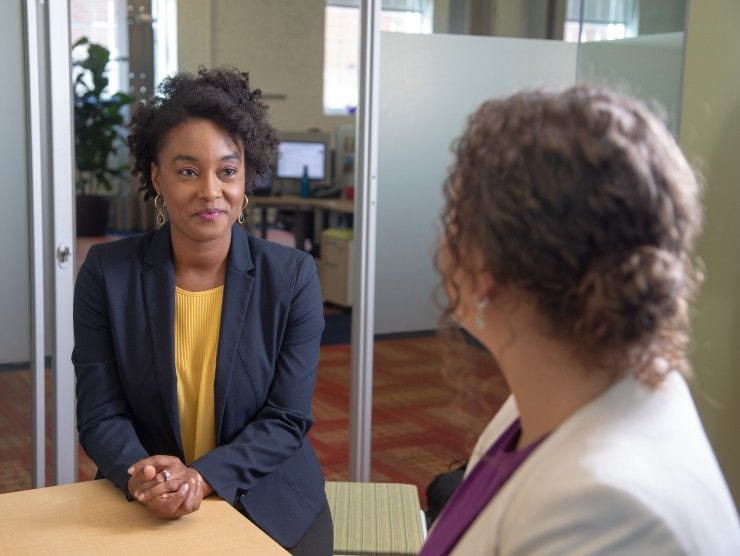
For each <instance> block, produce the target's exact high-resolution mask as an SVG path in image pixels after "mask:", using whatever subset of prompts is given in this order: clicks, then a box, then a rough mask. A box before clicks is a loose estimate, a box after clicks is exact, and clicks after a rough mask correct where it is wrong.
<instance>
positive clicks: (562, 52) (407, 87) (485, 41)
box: [375, 33, 577, 334]
mask: <svg viewBox="0 0 740 556" xmlns="http://www.w3.org/2000/svg"><path fill="white" fill-rule="evenodd" d="M576 53H577V46H576V45H575V44H572V43H565V42H560V41H547V40H534V39H511V38H500V37H477V36H460V35H408V34H400V33H382V35H381V53H380V110H379V137H378V208H377V259H376V268H377V271H376V278H375V300H376V305H375V308H376V316H375V333H376V334H388V333H399V332H410V331H419V330H432V329H435V328H436V327H437V320H438V318H439V314H440V311H439V307H438V306H437V305H436V304H435V303H434V301H433V299H434V297H435V289H436V286H437V284H438V276H437V273H436V271H435V270H434V266H433V260H432V257H433V253H434V249H435V245H436V241H437V236H438V227H437V220H438V215H439V212H440V210H441V207H442V183H443V181H444V179H445V176H446V174H447V170H448V167H449V165H450V163H451V162H452V160H453V157H452V152H451V146H452V144H453V141H454V139H455V138H456V137H458V136H460V134H461V133H462V131H463V129H464V126H465V123H466V119H467V116H468V115H469V114H470V113H471V112H472V111H473V110H475V109H476V107H477V106H478V105H479V104H480V103H481V102H483V101H484V100H486V99H488V98H491V97H500V96H505V95H508V94H511V93H513V92H515V91H518V90H520V89H527V88H534V87H543V86H549V87H567V86H569V85H572V84H573V83H575V80H576Z"/></svg>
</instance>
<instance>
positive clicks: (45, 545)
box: [0, 480, 287, 556]
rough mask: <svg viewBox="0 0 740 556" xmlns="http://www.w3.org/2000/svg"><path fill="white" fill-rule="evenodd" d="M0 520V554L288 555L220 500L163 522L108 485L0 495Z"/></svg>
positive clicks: (99, 483) (77, 485) (211, 500)
mask: <svg viewBox="0 0 740 556" xmlns="http://www.w3.org/2000/svg"><path fill="white" fill-rule="evenodd" d="M0 516H2V517H0V554H104V555H105V556H113V555H116V554H126V555H130V554H177V553H180V554H236V553H240V554H259V555H262V554H265V555H270V554H287V552H286V551H285V550H283V549H282V548H281V547H280V546H279V545H278V544H277V543H276V542H275V541H273V540H272V539H271V538H270V537H268V536H267V535H266V534H265V533H263V532H262V531H261V530H260V529H259V528H258V527H257V526H256V525H254V524H253V523H252V522H250V521H249V520H248V519H247V518H245V517H244V516H243V515H241V514H240V513H239V512H238V511H236V510H235V509H234V508H232V507H231V506H229V505H228V504H227V503H226V502H224V501H223V500H221V499H220V498H217V497H214V496H211V497H209V498H207V499H206V500H203V503H202V504H201V506H200V509H199V510H198V511H196V512H194V513H192V514H190V515H187V516H185V517H182V518H180V519H176V520H164V519H159V518H157V517H155V516H154V515H152V514H151V513H150V512H149V510H147V509H146V508H145V507H144V506H143V505H142V504H139V503H138V502H127V501H126V499H125V498H124V497H123V495H122V494H121V491H119V490H118V489H116V488H115V487H114V486H113V485H112V484H111V483H110V482H108V481H106V480H99V481H87V482H84V483H75V484H71V485H63V486H56V487H47V488H40V489H36V490H24V491H21V492H11V493H9V494H2V495H0Z"/></svg>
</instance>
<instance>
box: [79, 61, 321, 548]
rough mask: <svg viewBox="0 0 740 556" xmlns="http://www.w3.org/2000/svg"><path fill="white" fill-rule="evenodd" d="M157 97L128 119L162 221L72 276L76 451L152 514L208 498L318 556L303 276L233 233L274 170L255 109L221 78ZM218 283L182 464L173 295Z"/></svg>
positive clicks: (312, 360)
mask: <svg viewBox="0 0 740 556" xmlns="http://www.w3.org/2000/svg"><path fill="white" fill-rule="evenodd" d="M159 91H160V96H159V97H155V98H154V99H153V100H152V101H151V102H150V103H149V104H147V105H142V107H140V108H139V110H138V112H137V114H136V115H135V116H134V119H133V126H132V135H131V137H130V138H129V144H130V146H131V151H132V156H133V158H134V161H135V168H134V173H135V174H136V175H138V176H139V179H140V180H141V182H142V184H143V187H142V190H143V191H144V193H145V195H147V196H155V195H156V196H157V197H156V198H155V200H156V201H157V202H156V203H155V206H156V207H157V208H158V209H161V207H162V206H163V205H165V206H166V208H167V212H168V214H169V222H167V223H166V224H164V225H163V226H162V227H161V228H160V229H158V230H157V231H153V232H149V233H146V234H144V235H142V236H139V237H134V238H128V239H123V240H120V241H116V242H113V243H108V244H102V245H96V246H94V247H92V248H91V249H90V252H89V254H88V256H87V258H86V260H85V263H84V264H83V266H82V268H81V270H80V273H79V276H78V279H77V285H76V290H75V306H74V309H75V314H74V327H75V348H74V354H73V360H74V364H75V369H76V373H77V421H78V430H79V435H80V442H81V443H82V445H83V447H84V449H85V451H86V452H87V453H88V454H89V456H90V457H91V458H92V460H93V461H94V462H95V463H96V465H97V466H98V468H99V475H101V476H102V477H105V478H107V479H109V480H111V481H112V482H113V483H114V484H115V485H117V486H118V487H119V488H121V489H123V491H124V493H125V494H126V495H127V497H128V498H129V499H134V498H135V499H138V500H140V501H141V502H142V503H144V504H146V505H147V506H148V507H149V508H150V509H151V510H152V511H153V512H154V513H155V514H157V515H159V516H161V517H166V518H176V517H180V516H181V515H184V514H186V513H189V512H191V511H195V510H197V508H198V506H199V504H200V500H201V499H202V497H204V496H207V495H208V494H210V493H211V492H215V493H216V494H217V495H218V496H220V497H221V498H223V499H224V500H226V501H227V502H229V503H230V504H233V505H234V506H235V507H237V508H238V509H239V510H240V511H242V512H243V513H244V514H245V515H246V516H247V517H248V518H249V519H251V520H252V521H253V522H254V523H256V524H257V525H258V526H259V527H261V528H262V529H263V530H264V531H266V532H267V533H268V534H269V535H270V536H272V537H273V538H274V539H275V540H276V541H278V542H279V543H280V544H281V545H283V546H285V547H288V548H290V549H291V551H292V552H293V553H310V554H324V553H330V552H331V543H332V526H331V517H330V515H329V511H328V506H327V503H326V497H325V494H324V479H323V476H322V473H321V469H320V467H319V463H318V460H317V458H316V455H315V452H314V450H313V448H312V446H311V444H310V442H309V441H308V439H307V437H306V434H307V433H308V430H309V428H310V427H311V424H312V414H311V398H312V393H313V388H314V383H315V377H316V366H317V361H318V353H319V344H320V339H321V333H322V330H323V327H324V319H323V312H322V299H321V292H320V288H319V283H318V279H317V276H316V267H315V264H314V262H313V259H312V258H311V257H310V256H308V255H307V254H306V253H303V252H301V251H297V250H295V249H290V248H287V247H282V246H279V245H276V244H272V243H269V242H266V241H264V240H261V239H257V238H255V237H253V236H251V235H249V234H247V233H246V232H245V231H244V230H243V229H242V228H241V227H240V226H238V225H237V224H236V223H235V221H236V220H237V218H238V219H239V220H240V221H241V220H242V217H241V214H242V211H243V208H244V207H245V206H246V202H247V197H246V195H244V191H245V184H248V183H252V182H253V180H254V177H255V176H256V175H257V174H260V173H262V172H264V171H265V170H266V169H267V168H268V167H269V164H270V163H271V161H272V160H273V159H274V151H275V145H276V141H275V134H274V131H273V130H272V128H271V127H270V126H269V124H268V123H267V119H266V106H265V105H264V104H263V103H262V102H261V100H260V93H259V91H258V90H257V91H252V90H250V89H249V83H248V79H247V76H246V74H240V73H238V72H236V71H235V70H229V69H219V70H213V71H210V72H207V71H206V70H205V69H201V71H200V72H199V75H198V76H197V77H193V76H192V75H189V74H180V75H178V76H175V77H173V78H170V79H168V80H166V81H165V82H163V84H162V85H161V86H160V89H159ZM163 215H164V211H161V210H160V211H159V212H158V215H157V217H158V219H160V220H162V219H163ZM220 285H223V299H222V314H221V319H220V333H219V336H218V346H217V352H216V353H217V355H216V368H215V379H214V384H213V402H214V403H213V405H214V409H215V429H216V430H215V440H216V445H215V448H214V449H213V450H212V451H210V452H208V453H206V454H205V455H203V456H201V457H199V458H198V459H196V460H195V461H192V462H187V465H185V456H184V450H183V445H182V438H181V431H180V424H179V417H178V393H177V372H176V360H175V359H176V358H175V345H174V342H175V340H174V337H175V335H174V332H173V331H174V326H175V325H174V322H175V287H176V286H178V287H181V288H184V289H187V290H195V291H198V290H207V289H208V288H213V287H217V286H220Z"/></svg>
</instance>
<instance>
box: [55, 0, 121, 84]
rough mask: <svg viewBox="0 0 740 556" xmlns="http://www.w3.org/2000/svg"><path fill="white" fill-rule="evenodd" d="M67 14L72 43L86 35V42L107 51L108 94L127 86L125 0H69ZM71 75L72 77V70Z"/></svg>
mask: <svg viewBox="0 0 740 556" xmlns="http://www.w3.org/2000/svg"><path fill="white" fill-rule="evenodd" d="M69 17H70V32H71V37H70V38H71V40H72V44H74V43H75V42H76V41H77V39H79V38H81V37H87V38H88V39H90V42H93V43H96V44H100V45H102V46H104V47H105V48H107V49H108V50H109V51H110V63H109V64H108V94H113V93H115V92H118V91H125V90H127V89H128V26H127V17H128V16H127V14H126V2H125V0H94V1H90V0H71V1H70V3H69ZM75 54H79V53H77V52H75ZM79 55H80V56H82V54H79ZM74 69H77V68H74ZM72 77H73V78H75V77H76V74H75V75H73V76H72Z"/></svg>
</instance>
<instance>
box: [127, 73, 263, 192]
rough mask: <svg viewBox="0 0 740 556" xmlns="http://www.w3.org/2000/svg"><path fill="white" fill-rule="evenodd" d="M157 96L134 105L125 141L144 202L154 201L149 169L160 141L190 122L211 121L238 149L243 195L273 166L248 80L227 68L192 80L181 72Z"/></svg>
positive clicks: (257, 95)
mask: <svg viewBox="0 0 740 556" xmlns="http://www.w3.org/2000/svg"><path fill="white" fill-rule="evenodd" d="M157 93H158V94H156V95H155V96H154V97H153V98H152V99H151V100H150V101H149V102H147V103H143V104H141V105H139V107H138V109H137V110H136V112H135V113H134V115H133V117H132V119H131V134H130V135H129V136H128V146H129V149H130V151H131V157H132V159H133V169H132V170H131V173H132V174H133V175H134V176H136V177H137V178H138V180H139V182H140V183H141V187H140V188H139V190H140V191H141V192H143V195H144V200H147V199H149V198H151V197H154V196H155V195H156V192H155V191H154V187H153V185H152V173H151V168H152V163H153V162H154V163H156V161H157V156H158V154H159V150H160V148H161V147H162V141H163V140H164V138H165V137H166V136H167V133H169V131H170V130H171V129H173V128H174V127H176V126H178V125H180V124H181V123H183V122H186V121H187V120H190V119H192V118H205V119H208V120H211V121H212V122H214V123H215V124H217V125H218V126H219V127H221V128H222V129H224V130H225V131H226V132H227V133H228V134H229V135H230V136H231V138H232V139H233V140H234V141H235V142H236V143H237V144H239V145H241V146H242V148H243V149H244V160H245V168H246V172H245V174H246V176H245V184H244V185H245V188H246V190H247V191H248V192H249V191H251V189H252V186H253V185H254V182H255V179H256V177H257V176H258V175H260V176H261V175H263V174H264V173H265V172H266V171H267V170H268V169H269V168H270V167H271V166H272V164H273V163H274V161H275V156H276V148H277V134H276V132H275V129H274V128H273V127H272V126H271V125H270V123H269V120H268V114H267V111H268V107H267V105H266V104H265V103H264V102H263V101H262V92H261V91H260V89H250V87H249V76H248V74H246V73H242V72H240V71H239V70H237V69H235V68H231V67H220V68H215V69H212V70H208V69H206V68H205V67H203V66H201V67H199V68H198V75H197V76H194V75H193V74H191V73H187V72H183V73H178V74H177V75H174V76H172V77H168V78H166V79H165V80H163V81H162V83H160V85H159V87H158V88H157Z"/></svg>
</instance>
